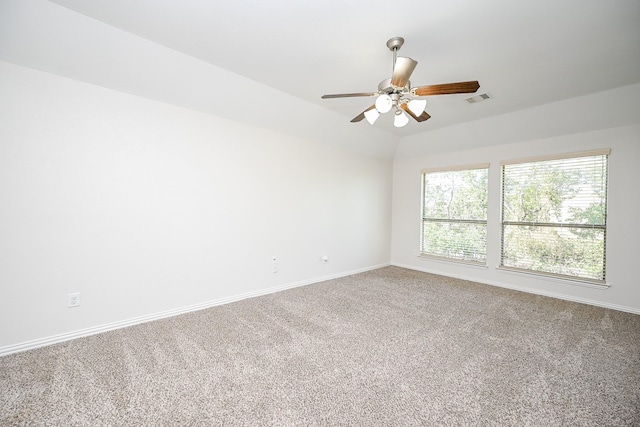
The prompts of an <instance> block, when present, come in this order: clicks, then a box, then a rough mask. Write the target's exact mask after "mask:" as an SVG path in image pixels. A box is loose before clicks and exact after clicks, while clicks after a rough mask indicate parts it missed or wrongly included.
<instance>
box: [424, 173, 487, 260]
mask: <svg viewBox="0 0 640 427" xmlns="http://www.w3.org/2000/svg"><path fill="white" fill-rule="evenodd" d="M487 172H488V171H487V169H474V170H465V171H454V172H437V173H430V174H425V176H424V181H423V185H424V205H423V218H424V221H423V228H422V231H423V236H422V237H423V238H422V252H423V253H427V254H430V255H436V256H442V257H447V258H455V259H462V260H468V261H480V262H484V261H485V258H486V252H487V248H486V244H487V243H486V242H487V226H486V219H487ZM467 220H474V221H483V222H484V223H480V224H478V223H465V222H460V221H467Z"/></svg>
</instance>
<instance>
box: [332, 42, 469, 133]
mask: <svg viewBox="0 0 640 427" xmlns="http://www.w3.org/2000/svg"><path fill="white" fill-rule="evenodd" d="M403 44H404V39H403V38H402V37H393V38H391V39H389V40H388V41H387V47H388V48H389V50H391V52H393V73H392V75H391V78H390V79H386V80H383V81H381V82H380V84H379V85H378V91H377V92H363V93H339V94H333V95H322V99H331V98H352V97H359V96H377V98H376V102H375V103H374V104H373V105H372V106H370V107H369V108H367V109H366V110H364V111H363V112H362V113H360V114H358V115H357V116H355V117H354V118H353V119H352V120H351V122H352V123H355V122H359V121H361V120H362V119H365V118H366V119H367V121H368V122H369V123H371V124H374V122H375V121H376V119H377V118H378V116H379V115H380V113H387V112H389V111H391V109H393V110H394V114H395V117H394V121H393V124H394V126H396V127H402V126H405V125H406V124H407V123H409V118H408V117H407V114H408V115H409V116H411V117H413V119H415V120H416V121H417V122H424V121H425V120H427V119H429V118H430V117H431V116H430V115H429V114H428V113H427V112H426V111H424V109H425V108H426V106H427V101H426V100H425V99H419V98H418V99H415V97H421V96H430V95H451V94H455V93H474V92H476V91H477V90H478V88H480V84H479V83H478V82H477V81H475V80H474V81H469V82H458V83H444V84H438V85H429V86H419V87H415V88H412V87H411V82H409V77H411V73H413V70H414V69H415V68H416V65H418V62H417V61H415V60H413V59H411V58H405V57H402V56H397V53H398V50H399V49H400V48H401V47H402V45H403ZM405 113H406V114H405Z"/></svg>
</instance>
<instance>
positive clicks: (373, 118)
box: [364, 108, 380, 125]
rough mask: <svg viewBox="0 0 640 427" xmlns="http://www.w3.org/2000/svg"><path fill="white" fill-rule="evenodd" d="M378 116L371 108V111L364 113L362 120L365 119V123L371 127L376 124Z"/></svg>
mask: <svg viewBox="0 0 640 427" xmlns="http://www.w3.org/2000/svg"><path fill="white" fill-rule="evenodd" d="M379 116H380V113H378V110H376V109H375V108H372V109H371V110H369V111H365V112H364V118H365V119H367V121H368V122H369V124H371V125H372V124H374V123H375V122H376V120H377V119H378V117H379Z"/></svg>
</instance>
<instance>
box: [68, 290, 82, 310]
mask: <svg viewBox="0 0 640 427" xmlns="http://www.w3.org/2000/svg"><path fill="white" fill-rule="evenodd" d="M79 305H80V292H73V293H70V294H69V300H68V303H67V307H69V308H71V307H78V306H79Z"/></svg>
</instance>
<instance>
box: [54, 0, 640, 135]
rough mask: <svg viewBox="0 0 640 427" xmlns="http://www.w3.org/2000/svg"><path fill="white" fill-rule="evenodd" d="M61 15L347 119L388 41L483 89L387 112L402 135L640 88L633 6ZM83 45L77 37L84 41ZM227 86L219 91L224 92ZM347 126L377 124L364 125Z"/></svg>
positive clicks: (285, 7)
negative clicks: (421, 118)
mask: <svg viewBox="0 0 640 427" xmlns="http://www.w3.org/2000/svg"><path fill="white" fill-rule="evenodd" d="M52 3H57V4H59V5H61V6H64V7H66V8H69V9H71V10H74V11H77V12H79V13H81V14H84V15H87V16H89V17H92V18H95V19H96V20H99V21H102V22H104V23H107V24H109V25H111V26H114V27H117V28H120V29H122V30H125V31H127V32H130V33H133V34H135V35H138V36H141V37H143V38H145V39H148V40H151V41H153V42H156V43H159V44H161V45H164V46H166V47H169V48H171V49H174V50H176V51H179V52H182V53H185V54H187V55H190V56H192V57H195V58H198V59H200V60H203V61H206V62H208V63H211V64H214V65H216V66H218V67H221V68H224V69H226V70H229V71H231V72H233V73H236V74H239V75H241V76H244V77H247V78H249V79H251V80H254V81H256V82H259V83H262V84H264V85H267V86H270V87H272V88H275V89H277V90H279V91H282V92H285V93H287V94H289V95H292V96H294V97H297V98H300V99H302V100H305V101H308V102H311V103H314V104H317V105H318V106H321V107H322V108H326V109H329V110H333V111H334V112H337V113H339V114H341V115H343V116H344V120H345V121H346V122H348V121H349V120H351V119H352V118H353V117H355V116H356V115H358V114H359V113H360V112H361V111H363V110H364V109H365V108H367V107H368V106H369V105H371V104H372V102H373V99H372V98H346V99H329V100H322V99H320V96H321V95H323V94H327V93H344V92H373V91H376V90H377V85H378V83H379V82H380V81H381V80H384V79H386V78H389V77H390V74H391V68H392V53H391V52H390V51H389V50H388V48H387V47H386V41H387V40H388V39H389V38H391V37H394V36H401V37H404V39H405V44H404V46H403V47H402V49H401V50H400V52H399V55H400V56H409V57H411V58H413V59H415V60H416V61H418V66H417V68H416V70H415V71H414V73H413V75H412V77H411V82H412V85H413V86H414V87H415V86H422V85H430V84H438V83H449V82H457V81H467V80H478V81H479V82H480V84H481V87H480V90H479V91H478V93H483V92H489V93H490V94H491V95H492V96H493V98H492V99H490V100H487V101H484V102H481V103H478V104H468V103H467V102H465V101H464V99H465V98H466V97H468V96H469V95H463V94H458V95H445V96H434V97H428V98H427V99H428V105H427V111H428V113H429V114H430V115H431V116H432V117H431V119H429V120H427V121H425V122H423V123H416V122H414V121H411V122H410V123H409V124H408V125H407V126H405V127H404V128H400V129H396V128H394V127H393V125H392V117H391V114H387V115H385V116H382V117H380V119H379V120H378V121H377V122H376V124H375V125H374V126H375V127H378V128H381V129H383V130H386V131H389V132H393V133H394V134H395V135H397V136H406V135H411V134H415V133H419V132H425V131H428V130H432V129H436V128H441V127H444V126H450V125H453V124H457V123H461V122H466V121H471V120H476V119H480V118H485V117H489V116H494V115H499V114H503V113H508V112H511V111H515V110H521V109H525V108H530V107H534V106H538V105H542V104H546V103H551V102H555V101H558V100H563V99H567V98H572V97H576V96H580V95H585V94H589V93H593V92H599V91H603V90H608V89H612V88H617V87H621V86H626V85H630V84H635V83H638V82H640V24H639V23H640V1H638V0H609V1H603V0H562V1H558V0H519V1H513V0H484V1H478V0H452V1H446V2H445V1H435V0H419V1H388V0H387V1H381V0H367V1H364V0H355V1H344V0H323V1H311V0H277V1H271V2H265V1H262V0H260V1H258V0H243V1H207V0H180V1H177V0H92V1H86V0H52ZM78 36H79V37H81V35H78ZM223 83H224V82H221V84H223ZM351 126H360V127H365V126H370V125H369V124H368V123H367V122H366V121H362V122H359V123H354V124H352V125H351Z"/></svg>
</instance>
